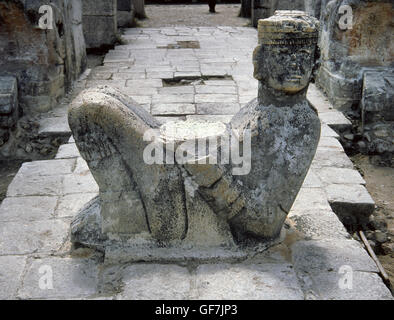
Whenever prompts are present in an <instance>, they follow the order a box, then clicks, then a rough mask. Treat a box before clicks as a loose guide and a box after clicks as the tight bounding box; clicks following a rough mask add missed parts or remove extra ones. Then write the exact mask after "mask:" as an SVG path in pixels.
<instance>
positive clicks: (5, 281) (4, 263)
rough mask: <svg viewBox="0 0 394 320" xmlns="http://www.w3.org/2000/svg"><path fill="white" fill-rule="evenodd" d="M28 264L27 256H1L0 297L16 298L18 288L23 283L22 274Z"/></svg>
mask: <svg viewBox="0 0 394 320" xmlns="http://www.w3.org/2000/svg"><path fill="white" fill-rule="evenodd" d="M25 264H26V257H21V256H1V257H0V266H1V268H0V299H1V300H8V299H15V298H16V293H17V290H18V289H19V287H20V285H21V284H22V274H23V270H24V268H25Z"/></svg>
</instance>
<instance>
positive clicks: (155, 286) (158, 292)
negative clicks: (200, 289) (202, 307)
mask: <svg viewBox="0 0 394 320" xmlns="http://www.w3.org/2000/svg"><path fill="white" fill-rule="evenodd" d="M122 275H123V277H122V280H121V281H122V283H123V290H122V293H121V294H119V295H118V296H117V298H118V299H127V300H186V299H190V289H191V279H192V277H191V275H190V273H189V271H188V269H187V268H185V267H179V266H177V265H171V264H167V265H165V264H136V265H132V266H129V267H127V268H125V269H124V270H123V272H122Z"/></svg>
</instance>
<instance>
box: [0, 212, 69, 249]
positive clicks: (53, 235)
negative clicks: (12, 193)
mask: <svg viewBox="0 0 394 320" xmlns="http://www.w3.org/2000/svg"><path fill="white" fill-rule="evenodd" d="M68 230H69V223H67V222H64V221H62V220H54V219H51V220H39V221H17V222H4V223H1V224H0V254H1V255H12V254H28V253H54V252H56V251H57V250H59V249H60V247H61V246H62V244H63V243H64V241H65V239H66V238H67V236H68Z"/></svg>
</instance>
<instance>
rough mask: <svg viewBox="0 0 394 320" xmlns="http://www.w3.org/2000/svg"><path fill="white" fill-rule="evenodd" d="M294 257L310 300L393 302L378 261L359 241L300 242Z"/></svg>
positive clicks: (295, 266)
mask: <svg viewBox="0 0 394 320" xmlns="http://www.w3.org/2000/svg"><path fill="white" fill-rule="evenodd" d="M292 257H293V262H294V268H295V271H296V273H297V276H298V278H299V279H300V281H301V284H302V287H303V290H304V291H305V292H306V298H307V299H351V300H353V299H354V300H371V299H372V300H374V299H392V295H391V293H390V291H389V289H388V288H387V287H386V286H385V285H384V283H383V282H382V281H381V279H380V278H379V276H378V274H377V271H378V269H377V267H376V265H375V263H374V261H373V260H372V259H371V258H370V257H369V255H368V253H367V252H366V250H364V249H363V248H362V247H361V245H360V244H359V243H358V242H356V241H355V240H336V241H332V240H310V241H299V242H297V243H296V244H294V245H293V246H292ZM346 280H347V281H346ZM350 285H351V287H350Z"/></svg>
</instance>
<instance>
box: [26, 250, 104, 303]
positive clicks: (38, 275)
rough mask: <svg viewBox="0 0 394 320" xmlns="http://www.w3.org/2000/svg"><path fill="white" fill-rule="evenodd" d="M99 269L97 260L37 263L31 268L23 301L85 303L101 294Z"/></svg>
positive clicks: (51, 259)
mask: <svg viewBox="0 0 394 320" xmlns="http://www.w3.org/2000/svg"><path fill="white" fill-rule="evenodd" d="M97 284H98V265H97V261H95V260H93V259H80V258H68V257H66V258H60V257H50V258H43V259H34V260H33V261H32V263H31V264H30V265H29V267H28V268H27V271H26V274H25V275H24V279H23V286H22V288H21V289H20V291H19V294H18V297H19V298H21V299H81V298H86V297H89V296H93V295H94V294H96V293H97Z"/></svg>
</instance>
